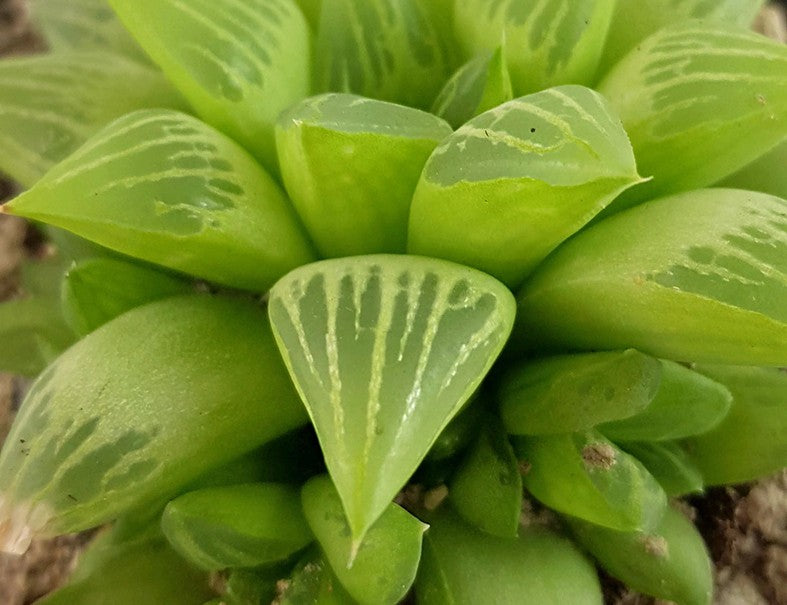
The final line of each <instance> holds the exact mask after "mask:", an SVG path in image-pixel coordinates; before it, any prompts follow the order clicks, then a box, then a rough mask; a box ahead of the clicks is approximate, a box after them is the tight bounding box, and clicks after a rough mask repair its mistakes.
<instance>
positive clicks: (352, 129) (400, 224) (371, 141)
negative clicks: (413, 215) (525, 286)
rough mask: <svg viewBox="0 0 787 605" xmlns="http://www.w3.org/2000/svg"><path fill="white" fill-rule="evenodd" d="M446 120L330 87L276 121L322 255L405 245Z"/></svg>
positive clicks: (400, 249) (292, 183)
mask: <svg viewBox="0 0 787 605" xmlns="http://www.w3.org/2000/svg"><path fill="white" fill-rule="evenodd" d="M451 132H452V130H451V127H450V126H449V125H448V124H446V123H445V122H444V121H443V120H441V119H439V118H437V117H435V116H433V115H431V114H428V113H426V112H423V111H419V110H417V109H413V108H411V107H404V106H402V105H394V104H393V103H386V102H383V101H376V100H373V99H366V98H363V97H358V96H355V95H348V94H325V95H320V96H317V97H312V98H310V99H305V100H304V101H301V102H300V103H298V104H297V105H295V106H294V107H292V108H290V109H289V110H287V111H285V112H284V113H283V114H282V115H281V116H280V117H279V121H278V125H277V128H276V143H277V146H278V151H279V159H280V164H281V170H282V177H283V179H284V185H285V187H286V188H287V192H288V193H289V194H290V197H291V198H292V201H293V203H294V205H295V209H296V210H297V211H298V213H299V214H300V217H301V220H302V221H303V223H304V225H306V229H307V230H308V232H309V235H311V237H312V240H313V241H314V243H315V245H316V247H317V249H318V250H319V252H320V253H321V255H322V256H326V257H335V256H354V255H358V254H371V253H375V252H396V253H404V250H405V246H406V243H407V219H408V216H409V212H410V202H411V200H412V197H413V191H415V186H416V184H417V183H418V177H419V176H420V175H421V170H423V167H424V164H425V163H426V160H427V158H428V157H429V154H431V153H432V151H433V150H434V148H435V147H437V144H438V143H439V142H440V141H441V140H442V139H444V138H445V137H447V136H448V135H449V134H451Z"/></svg>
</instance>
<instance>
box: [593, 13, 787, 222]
mask: <svg viewBox="0 0 787 605" xmlns="http://www.w3.org/2000/svg"><path fill="white" fill-rule="evenodd" d="M598 90H599V92H601V94H603V95H604V96H605V97H607V98H608V99H609V101H610V103H611V104H612V107H613V108H614V109H615V111H616V112H617V113H618V115H619V116H620V118H621V119H622V121H623V126H624V127H625V128H626V132H627V133H628V135H629V138H630V139H631V144H632V146H633V147H634V154H635V155H636V157H637V165H638V166H639V169H640V172H641V173H642V174H644V175H646V176H653V180H652V181H650V182H649V183H647V184H645V185H643V186H642V187H638V188H636V189H632V190H631V191H629V192H627V193H626V194H625V195H624V196H622V198H621V199H619V200H616V201H615V202H614V204H613V205H612V206H610V208H609V209H608V210H607V212H615V211H618V210H622V209H624V208H627V207H629V206H632V205H634V204H637V203H639V202H642V201H645V200H649V199H652V198H655V197H658V196H661V195H666V194H668V193H677V192H679V191H686V190H689V189H697V188H699V187H705V186H708V185H711V184H713V183H716V182H718V181H719V180H721V179H722V178H724V177H725V176H727V175H729V174H732V173H733V172H735V171H737V170H739V169H740V168H742V167H744V166H745V165H747V164H749V163H750V162H752V161H753V160H755V159H757V158H758V157H759V156H761V155H763V154H764V153H766V152H767V151H768V150H769V149H771V148H772V147H775V146H776V145H777V144H778V143H780V142H781V141H782V140H783V139H784V134H785V130H787V47H786V46H785V45H784V44H780V43H779V42H776V41H774V40H770V39H768V38H766V37H764V36H761V35H759V34H755V33H752V32H747V31H746V30H743V29H738V28H733V27H722V26H720V25H704V24H702V23H688V24H682V25H679V26H674V27H668V28H665V29H663V30H661V31H659V32H657V33H656V34H654V35H653V36H651V37H649V38H648V39H647V40H645V41H644V42H643V43H642V44H640V45H638V47H637V49H636V50H635V51H634V52H632V53H631V54H629V55H628V56H627V57H626V58H625V59H624V60H623V61H621V62H620V63H618V64H617V65H616V66H615V68H614V69H613V70H612V71H611V72H610V73H609V74H607V76H606V77H605V78H604V80H603V81H602V82H601V84H599V86H598Z"/></svg>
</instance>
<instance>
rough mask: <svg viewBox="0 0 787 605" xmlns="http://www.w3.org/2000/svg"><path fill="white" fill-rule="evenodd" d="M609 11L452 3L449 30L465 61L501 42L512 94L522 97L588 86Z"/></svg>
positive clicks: (568, 2) (574, 3) (606, 3)
mask: <svg viewBox="0 0 787 605" xmlns="http://www.w3.org/2000/svg"><path fill="white" fill-rule="evenodd" d="M623 1H626V2H627V1H630V0H623ZM614 6H615V2H612V1H610V0H456V1H455V2H454V10H455V17H454V23H455V25H454V27H455V29H456V33H457V38H458V39H459V40H460V42H461V44H462V47H463V50H464V52H465V55H466V56H468V57H470V56H473V55H476V54H478V53H479V52H482V51H485V50H486V51H489V50H494V49H495V48H497V47H498V46H500V44H501V42H503V41H505V51H506V59H507V60H508V65H509V68H510V70H511V80H512V81H513V84H514V92H515V93H516V94H517V95H525V94H529V93H532V92H536V91H538V90H542V89H544V88H548V87H550V86H555V85H557V84H590V83H592V81H593V76H594V74H595V72H596V65H597V64H598V60H599V57H600V55H601V51H602V48H603V46H604V39H605V38H606V35H607V29H608V27H609V23H610V20H611V19H612V11H613V8H614Z"/></svg>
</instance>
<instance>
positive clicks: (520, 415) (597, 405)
mask: <svg viewBox="0 0 787 605" xmlns="http://www.w3.org/2000/svg"><path fill="white" fill-rule="evenodd" d="M660 384H661V366H660V364H659V362H658V360H657V359H654V358H653V357H649V356H648V355H644V354H642V353H640V352H638V351H635V350H634V349H628V350H625V351H612V352H603V353H584V354H576V355H560V356H556V357H545V358H543V359H537V360H534V361H528V362H525V363H523V364H520V365H518V366H516V367H514V368H513V369H512V370H510V371H509V372H508V373H507V374H506V375H505V377H504V379H503V381H502V383H501V386H500V390H499V392H498V399H499V400H500V408H501V415H502V417H503V422H504V423H505V426H506V429H507V430H508V432H509V433H513V434H515V435H549V434H556V433H570V432H574V431H583V430H587V429H591V428H593V427H595V426H596V425H598V424H601V423H602V422H606V421H609V420H616V419H619V418H627V417H629V416H632V415H634V414H636V413H638V412H641V411H642V410H644V409H645V408H646V407H647V406H648V405H650V403H651V401H653V398H654V397H655V396H656V393H657V392H658V390H659V387H660Z"/></svg>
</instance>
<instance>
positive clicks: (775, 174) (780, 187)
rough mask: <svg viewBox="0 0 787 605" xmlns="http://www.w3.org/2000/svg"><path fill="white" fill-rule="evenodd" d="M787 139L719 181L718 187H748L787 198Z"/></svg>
mask: <svg viewBox="0 0 787 605" xmlns="http://www.w3.org/2000/svg"><path fill="white" fill-rule="evenodd" d="M785 166H787V140H784V141H782V142H781V143H780V144H779V145H777V146H776V147H774V148H773V149H771V150H770V151H769V152H768V153H766V154H765V155H762V156H760V157H759V158H757V159H756V160H754V161H753V162H752V163H751V164H748V165H747V166H744V167H743V168H741V169H740V170H739V171H738V172H736V173H735V174H731V175H730V176H728V177H726V178H725V179H724V180H723V181H721V182H720V183H718V184H717V185H716V186H718V187H731V188H734V189H748V190H749V191H761V192H763V193H770V194H771V195H775V196H776V197H780V198H782V199H787V170H784V167H785Z"/></svg>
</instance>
